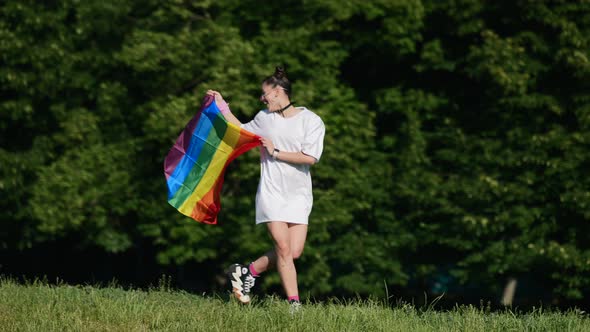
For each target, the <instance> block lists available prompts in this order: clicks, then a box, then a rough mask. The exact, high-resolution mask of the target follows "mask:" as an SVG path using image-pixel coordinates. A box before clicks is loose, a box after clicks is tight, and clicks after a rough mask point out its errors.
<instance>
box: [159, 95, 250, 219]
mask: <svg viewBox="0 0 590 332" xmlns="http://www.w3.org/2000/svg"><path fill="white" fill-rule="evenodd" d="M189 141H190V143H187V142H189ZM258 145H260V137H258V136H256V135H255V134H253V133H251V132H248V131H246V130H244V129H242V128H240V127H239V126H236V125H234V124H232V123H229V122H227V120H225V118H224V117H223V115H221V113H220V111H219V108H218V107H217V105H216V104H215V102H214V99H213V97H210V96H206V97H205V100H204V102H203V106H202V107H201V110H200V111H199V112H198V113H197V114H196V115H195V117H193V119H191V121H190V122H189V123H188V124H187V126H186V127H185V130H184V131H183V132H182V133H181V134H180V135H179V137H178V139H177V141H176V143H175V144H174V146H173V147H172V148H171V149H170V151H169V153H168V155H167V157H166V160H165V161H164V172H165V175H166V183H167V185H168V203H169V204H170V205H172V206H174V207H175V208H176V209H177V210H178V211H179V212H181V213H182V214H184V215H186V216H189V217H191V218H193V219H195V220H197V221H200V222H203V223H209V224H215V223H217V214H218V212H219V210H220V209H221V197H220V193H221V188H222V185H223V177H224V173H225V170H226V168H227V166H228V165H229V163H230V162H231V161H232V160H234V159H235V158H236V157H238V156H239V155H241V154H242V153H244V152H246V151H248V150H250V149H252V148H254V147H256V146H258Z"/></svg>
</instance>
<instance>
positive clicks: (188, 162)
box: [168, 103, 223, 199]
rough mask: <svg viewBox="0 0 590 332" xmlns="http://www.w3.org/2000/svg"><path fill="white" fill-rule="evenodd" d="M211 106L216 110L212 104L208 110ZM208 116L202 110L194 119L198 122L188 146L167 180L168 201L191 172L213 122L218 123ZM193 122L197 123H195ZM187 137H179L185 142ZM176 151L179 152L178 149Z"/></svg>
mask: <svg viewBox="0 0 590 332" xmlns="http://www.w3.org/2000/svg"><path fill="white" fill-rule="evenodd" d="M211 106H213V107H215V108H216V106H215V104H214V103H213V104H211V105H209V106H208V108H210V107H211ZM217 112H219V109H217ZM208 114H209V112H207V111H205V112H204V110H202V111H201V112H200V114H198V115H197V116H196V117H195V118H196V120H198V124H197V125H196V126H194V127H193V131H192V132H191V136H190V145H189V146H188V148H186V149H185V150H184V151H180V152H183V157H182V159H180V162H179V163H178V165H177V166H176V168H175V169H174V172H173V173H172V175H171V176H170V177H169V178H168V188H169V192H168V199H171V198H172V197H173V195H175V194H176V193H177V192H178V190H179V189H180V187H181V186H182V184H183V183H184V182H185V180H186V178H187V177H188V176H189V173H190V172H191V171H192V170H193V168H194V166H195V164H196V163H197V162H198V158H199V155H200V154H201V150H202V149H203V146H204V145H205V144H206V143H207V142H208V141H207V139H208V137H209V135H210V132H211V129H212V128H213V127H214V125H213V122H214V121H216V120H218V121H219V119H217V116H215V118H214V119H213V120H212V119H211V118H210V117H209V116H208ZM221 121H223V120H221ZM191 122H193V121H191ZM194 122H195V123H197V121H194ZM188 129H190V128H187V130H188ZM187 136H188V135H181V137H184V138H185V141H186V138H187ZM175 146H176V145H175ZM176 149H177V150H180V149H178V148H176Z"/></svg>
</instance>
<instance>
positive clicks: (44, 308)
mask: <svg viewBox="0 0 590 332" xmlns="http://www.w3.org/2000/svg"><path fill="white" fill-rule="evenodd" d="M224 297H225V296H217V297H215V296H205V295H194V294H189V293H187V292H183V291H177V290H171V289H168V288H167V287H159V288H154V289H151V290H134V289H130V290H127V289H123V288H121V287H118V286H112V287H94V286H69V285H57V286H52V285H48V284H46V283H42V282H33V283H30V284H27V285H22V284H17V283H16V282H14V281H11V280H1V281H0V330H1V331H234V330H235V331H412V332H417V331H590V318H589V317H588V315H587V314H586V313H584V312H583V311H580V310H570V311H567V312H558V311H550V312H546V311H544V310H543V309H537V310H534V311H531V312H527V313H518V312H513V311H509V310H506V311H502V312H493V311H490V310H489V309H486V308H476V307H473V306H457V307H456V308H454V309H453V310H446V311H437V310H434V309H432V308H428V309H420V308H416V307H414V306H412V305H410V304H402V303H399V304H397V305H395V306H393V307H392V308H390V307H389V306H387V305H384V304H383V303H380V302H378V301H360V300H359V301H350V302H342V301H338V300H333V301H329V302H324V303H311V302H307V303H304V306H303V308H302V310H301V311H299V312H297V313H296V314H294V315H291V314H290V313H289V306H288V305H287V304H286V303H285V301H284V300H283V299H279V298H276V297H272V296H269V297H266V298H262V299H256V301H254V302H253V304H251V305H246V306H244V305H240V304H238V303H236V302H235V301H232V300H230V301H228V299H227V298H224Z"/></svg>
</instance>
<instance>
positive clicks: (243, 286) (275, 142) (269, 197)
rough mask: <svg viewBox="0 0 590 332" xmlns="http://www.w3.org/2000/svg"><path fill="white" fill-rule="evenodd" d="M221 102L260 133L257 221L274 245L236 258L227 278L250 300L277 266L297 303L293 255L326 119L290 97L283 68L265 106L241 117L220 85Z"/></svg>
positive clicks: (267, 85)
mask: <svg viewBox="0 0 590 332" xmlns="http://www.w3.org/2000/svg"><path fill="white" fill-rule="evenodd" d="M207 94H209V95H212V96H214V97H215V101H216V103H217V106H218V107H219V109H220V110H221V112H222V114H223V115H224V117H225V118H226V119H227V121H229V122H231V123H234V124H236V125H239V126H241V127H242V128H244V129H246V130H248V131H250V132H252V133H254V134H257V135H258V136H261V137H262V138H261V143H262V148H261V149H260V182H259V184H258V190H257V192H256V224H261V223H265V224H266V227H267V228H268V231H269V233H270V236H271V237H272V240H273V242H274V248H273V249H272V250H269V251H268V252H267V253H265V254H264V255H262V256H261V257H259V258H258V259H257V260H255V261H253V262H251V263H250V264H249V265H241V264H233V265H231V266H230V268H229V272H228V278H229V282H230V283H231V285H232V292H233V294H234V295H235V297H236V298H237V299H238V300H239V301H241V302H243V303H248V302H250V290H251V289H252V287H253V286H254V283H255V278H256V277H258V276H259V275H260V274H261V273H263V272H265V271H267V270H268V269H270V268H272V267H276V268H277V270H278V272H279V275H280V277H281V282H282V285H283V288H284V290H285V293H286V295H287V297H288V300H289V302H290V303H291V305H292V306H294V307H297V308H298V307H299V306H300V302H299V290H298V288H297V272H296V270H295V264H294V263H293V261H294V260H296V259H297V258H299V257H300V256H301V253H302V252H303V247H304V245H305V238H306V236H307V223H308V217H309V214H310V212H311V209H312V205H313V196H312V186H311V175H310V172H309V169H310V166H311V165H313V164H315V163H317V162H318V161H319V160H320V156H321V154H322V151H323V141H324V133H325V127H324V123H323V121H322V119H321V118H320V117H319V116H318V115H316V114H315V113H313V112H312V111H310V110H309V109H307V108H305V107H295V106H294V105H293V102H292V101H291V99H290V96H291V83H290V82H289V80H288V78H287V75H286V73H285V71H284V70H283V68H281V67H277V68H276V70H275V73H274V74H273V75H271V76H269V77H267V78H266V79H264V81H263V82H262V95H261V96H260V101H262V102H263V103H264V104H266V106H267V108H266V109H264V110H262V111H260V112H258V114H256V116H255V117H254V119H253V120H252V121H250V122H248V123H245V124H243V123H241V122H240V121H239V120H238V119H237V118H236V117H235V116H234V115H233V114H232V113H231V111H230V110H229V107H228V106H227V103H226V102H225V101H224V100H223V97H222V96H221V94H220V93H219V92H217V91H213V90H209V91H207Z"/></svg>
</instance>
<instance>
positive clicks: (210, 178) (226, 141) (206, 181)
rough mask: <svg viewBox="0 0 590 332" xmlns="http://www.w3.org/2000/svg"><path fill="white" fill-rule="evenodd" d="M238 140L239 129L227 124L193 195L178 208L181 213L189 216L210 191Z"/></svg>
mask: <svg viewBox="0 0 590 332" xmlns="http://www.w3.org/2000/svg"><path fill="white" fill-rule="evenodd" d="M239 138H240V130H239V127H237V126H236V125H233V124H232V123H228V127H227V130H226V132H225V135H224V136H223V139H222V140H221V142H219V146H218V147H217V151H216V152H215V154H214V155H213V159H212V160H211V163H209V167H207V170H206V171H205V174H204V175H203V177H202V178H201V181H200V182H199V184H198V185H197V187H196V188H195V190H194V191H193V193H192V194H191V195H190V196H189V197H188V198H187V199H186V200H185V201H184V203H182V205H181V206H180V208H178V210H179V211H180V212H181V213H183V214H185V215H188V216H190V215H191V213H192V211H193V209H194V208H195V204H196V203H197V202H198V201H199V200H200V199H201V198H202V197H203V196H205V195H206V194H207V193H208V192H209V191H210V190H211V188H212V187H213V185H214V184H215V181H217V178H218V177H219V175H220V173H221V171H222V170H223V166H225V163H226V162H227V160H228V159H229V156H230V155H231V153H232V152H233V151H234V147H235V145H236V143H237V142H238V139H239Z"/></svg>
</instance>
